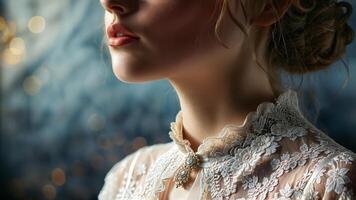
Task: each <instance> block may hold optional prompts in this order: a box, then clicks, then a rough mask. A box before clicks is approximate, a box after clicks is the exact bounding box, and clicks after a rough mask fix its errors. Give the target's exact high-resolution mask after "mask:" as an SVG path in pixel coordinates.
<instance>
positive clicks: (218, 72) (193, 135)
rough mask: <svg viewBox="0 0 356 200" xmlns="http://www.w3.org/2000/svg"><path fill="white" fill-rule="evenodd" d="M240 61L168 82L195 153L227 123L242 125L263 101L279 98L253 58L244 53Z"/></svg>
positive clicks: (195, 69) (205, 69)
mask: <svg viewBox="0 0 356 200" xmlns="http://www.w3.org/2000/svg"><path fill="white" fill-rule="evenodd" d="M237 59H238V60H239V62H234V63H235V64H234V65H233V66H232V65H231V66H229V65H224V64H223V62H220V64H221V63H222V65H220V66H217V65H216V66H215V67H214V66H213V67H212V66H208V65H206V66H203V65H202V66H201V67H194V68H193V67H192V70H190V71H189V74H186V75H182V74H181V75H180V76H175V77H174V78H173V77H171V78H170V79H169V81H170V83H171V84H172V86H173V87H174V88H175V90H176V92H177V95H178V97H179V102H180V106H181V110H182V117H183V127H184V132H183V133H184V138H185V139H187V140H189V141H190V143H191V145H192V149H193V150H194V151H196V150H197V148H198V146H199V145H200V144H201V143H202V142H203V140H204V139H205V138H206V137H209V136H217V134H218V133H219V131H220V130H221V129H222V128H223V127H224V126H225V125H226V124H231V123H232V124H242V123H243V122H244V120H245V118H246V115H247V114H248V113H249V112H251V111H255V110H256V108H257V106H258V105H259V104H260V103H261V102H264V101H269V102H270V101H273V100H274V99H275V98H276V95H275V94H274V92H273V90H272V87H271V84H270V82H269V79H268V76H267V75H266V73H265V72H264V71H263V70H262V69H261V68H260V67H259V66H258V65H257V64H256V63H255V62H254V61H253V60H252V58H251V56H249V55H248V53H244V52H241V53H240V55H239V56H238V57H237ZM199 68H200V69H199Z"/></svg>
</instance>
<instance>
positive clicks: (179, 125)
mask: <svg viewBox="0 0 356 200" xmlns="http://www.w3.org/2000/svg"><path fill="white" fill-rule="evenodd" d="M279 112H280V113H279ZM286 112H293V113H294V114H295V113H297V115H301V111H300V109H299V103H298V95H297V92H296V91H294V90H292V89H288V90H286V91H284V92H283V93H281V94H280V95H279V96H278V98H277V99H276V101H275V102H262V103H260V104H259V105H258V106H257V109H256V110H255V111H251V112H249V113H248V114H247V115H246V117H245V120H244V122H243V123H242V124H226V125H225V126H224V127H223V128H222V129H221V130H220V131H219V132H218V133H217V134H216V136H211V137H207V138H205V139H204V140H203V142H202V143H201V144H200V145H199V147H198V149H197V152H194V151H193V149H192V148H191V144H190V142H189V141H188V140H187V139H184V138H183V116H182V110H179V111H178V113H177V115H176V119H175V122H171V131H170V132H169V136H170V138H171V139H172V140H173V142H174V143H175V145H177V147H178V149H179V151H181V152H182V153H183V154H188V153H196V154H200V155H201V156H203V157H216V156H223V155H224V154H227V153H228V151H229V148H231V147H236V146H238V145H242V144H243V142H244V141H245V140H246V138H251V137H253V135H261V134H264V133H265V132H264V131H263V128H264V127H265V124H266V123H267V122H266V119H267V117H266V116H270V117H272V116H275V117H274V118H276V119H277V118H278V119H277V120H288V119H287V118H288V117H281V116H287V115H288V113H287V115H286Z"/></svg>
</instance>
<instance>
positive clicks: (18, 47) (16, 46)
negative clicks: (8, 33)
mask: <svg viewBox="0 0 356 200" xmlns="http://www.w3.org/2000/svg"><path fill="white" fill-rule="evenodd" d="M9 49H10V51H11V52H12V53H13V54H14V55H22V54H24V53H25V51H26V46H25V41H24V40H23V39H22V38H20V37H16V38H13V39H12V40H11V41H10V44H9Z"/></svg>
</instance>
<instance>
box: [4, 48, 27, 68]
mask: <svg viewBox="0 0 356 200" xmlns="http://www.w3.org/2000/svg"><path fill="white" fill-rule="evenodd" d="M24 55H25V54H14V53H13V51H11V50H10V48H6V49H5V50H4V51H3V52H2V54H1V59H2V61H3V62H4V63H5V64H7V65H16V64H19V63H20V62H21V61H22V60H23V58H24Z"/></svg>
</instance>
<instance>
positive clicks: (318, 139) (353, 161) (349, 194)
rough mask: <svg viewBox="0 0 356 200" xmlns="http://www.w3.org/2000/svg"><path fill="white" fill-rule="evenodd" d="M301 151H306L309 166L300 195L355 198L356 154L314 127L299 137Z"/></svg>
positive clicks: (313, 197) (304, 196)
mask: <svg viewBox="0 0 356 200" xmlns="http://www.w3.org/2000/svg"><path fill="white" fill-rule="evenodd" d="M301 141H302V143H303V144H302V145H300V148H299V150H300V152H302V154H303V152H307V154H309V155H308V157H309V158H310V160H311V163H313V164H312V165H309V167H310V168H308V170H307V172H306V173H305V174H309V180H308V181H307V183H306V185H305V188H304V191H303V198H306V199H323V200H326V199H330V200H331V199H356V154H355V153H354V152H353V151H351V150H350V149H348V148H346V147H344V146H343V145H341V144H340V143H338V142H336V141H335V140H334V139H333V138H332V137H330V136H329V135H328V134H326V133H325V132H324V131H322V130H320V129H319V128H316V127H309V128H307V131H306V134H305V135H304V137H301Z"/></svg>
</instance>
